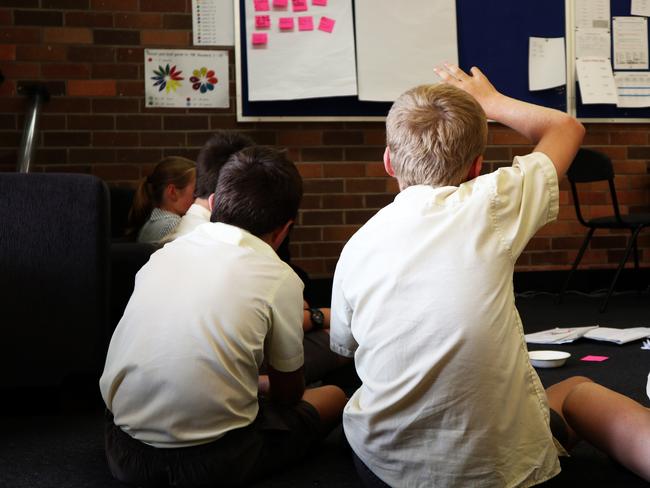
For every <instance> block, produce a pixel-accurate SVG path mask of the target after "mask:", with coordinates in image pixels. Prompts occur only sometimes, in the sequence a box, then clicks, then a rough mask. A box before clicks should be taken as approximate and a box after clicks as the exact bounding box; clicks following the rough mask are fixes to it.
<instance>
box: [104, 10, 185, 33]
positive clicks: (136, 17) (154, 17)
mask: <svg viewBox="0 0 650 488" xmlns="http://www.w3.org/2000/svg"><path fill="white" fill-rule="evenodd" d="M115 27H120V28H128V29H160V28H161V27H163V23H162V15H160V14H141V13H128V14H115ZM165 28H169V27H165ZM191 28H192V18H191V17H190V26H189V29H191Z"/></svg>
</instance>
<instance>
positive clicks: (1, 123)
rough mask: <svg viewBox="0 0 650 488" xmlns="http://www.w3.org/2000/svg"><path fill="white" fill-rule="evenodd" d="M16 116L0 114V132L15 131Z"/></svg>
mask: <svg viewBox="0 0 650 488" xmlns="http://www.w3.org/2000/svg"><path fill="white" fill-rule="evenodd" d="M16 128H17V126H16V116H15V115H13V114H0V130H16Z"/></svg>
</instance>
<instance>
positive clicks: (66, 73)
mask: <svg viewBox="0 0 650 488" xmlns="http://www.w3.org/2000/svg"><path fill="white" fill-rule="evenodd" d="M41 73H42V74H43V77H44V78H56V79H59V80H61V79H68V80H70V79H75V78H79V79H87V78H90V66H89V65H87V64H79V63H44V64H42V65H41Z"/></svg>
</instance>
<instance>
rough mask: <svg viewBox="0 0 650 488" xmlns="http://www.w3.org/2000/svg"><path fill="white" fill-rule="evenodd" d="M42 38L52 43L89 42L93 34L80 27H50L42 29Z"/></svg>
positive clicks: (91, 40)
mask: <svg viewBox="0 0 650 488" xmlns="http://www.w3.org/2000/svg"><path fill="white" fill-rule="evenodd" d="M43 39H44V40H45V42H51V43H53V44H57V43H58V44H90V43H92V42H93V34H92V31H91V30H90V29H85V28H82V27H50V28H47V29H43Z"/></svg>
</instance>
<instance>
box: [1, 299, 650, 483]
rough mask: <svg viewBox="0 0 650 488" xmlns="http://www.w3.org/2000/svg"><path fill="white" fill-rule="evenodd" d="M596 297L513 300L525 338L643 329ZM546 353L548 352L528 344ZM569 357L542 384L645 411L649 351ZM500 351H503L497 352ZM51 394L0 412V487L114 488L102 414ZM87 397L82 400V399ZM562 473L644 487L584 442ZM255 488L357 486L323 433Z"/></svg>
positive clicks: (645, 315)
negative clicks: (578, 386)
mask: <svg viewBox="0 0 650 488" xmlns="http://www.w3.org/2000/svg"><path fill="white" fill-rule="evenodd" d="M599 300H600V299H599V298H589V297H584V296H579V295H568V296H567V299H566V301H565V303H564V304H563V305H556V304H555V298H554V297H553V296H551V295H536V296H531V297H528V298H526V297H521V298H519V299H518V306H519V310H520V313H521V316H522V319H523V321H524V325H525V329H526V331H527V332H533V331H538V330H543V329H546V328H551V327H556V326H557V327H567V326H579V325H592V324H600V325H602V326H612V327H632V326H641V325H645V326H650V297H649V296H648V294H647V293H646V294H645V295H643V296H641V297H637V296H636V295H628V294H626V295H618V296H615V297H614V298H613V299H612V302H611V305H610V307H609V310H608V311H607V312H606V313H605V314H599V313H598V311H597V310H598V305H599ZM530 348H531V349H540V348H545V349H548V348H549V347H548V346H541V347H540V346H531V347H530ZM557 348H560V349H562V350H567V351H569V352H571V353H572V354H573V355H572V357H571V358H570V359H569V361H568V362H567V364H566V365H565V366H564V367H562V368H558V369H552V370H551V369H549V370H539V374H540V377H541V379H542V382H543V383H544V384H545V385H546V386H548V385H550V384H552V383H554V382H556V381H559V380H561V379H564V378H566V377H569V376H573V375H576V374H582V375H586V376H590V377H591V378H593V379H594V380H596V381H598V382H601V383H603V384H605V385H606V386H608V387H610V388H613V389H615V390H618V391H621V392H622V393H625V394H627V395H630V396H632V397H633V398H635V399H637V400H639V401H641V402H642V403H643V404H644V405H646V406H650V401H649V400H648V398H647V397H646V396H645V393H644V392H645V381H646V378H647V375H648V372H649V371H650V351H642V350H641V349H640V348H639V343H638V342H636V343H633V344H629V345H626V346H614V345H609V344H605V343H600V342H594V341H588V340H580V341H578V342H576V343H574V344H571V345H563V346H554V347H553V349H557ZM504 353H505V351H504ZM586 354H598V355H605V356H609V357H610V359H609V360H608V361H605V362H603V363H585V362H581V361H579V358H580V357H582V356H584V355H586ZM51 395H52V392H51V391H50V392H47V394H44V395H43V396H42V397H41V398H38V397H35V398H34V399H33V401H35V402H37V403H38V404H40V405H42V407H40V408H39V407H38V406H36V407H34V408H33V409H32V410H35V411H37V412H38V413H31V414H22V415H21V414H17V413H15V412H14V413H4V414H2V415H1V416H0V487H2V488H4V487H7V488H86V487H91V488H94V487H107V488H112V487H119V486H121V485H120V484H119V483H117V482H115V481H113V480H112V479H111V476H110V474H109V472H108V469H107V467H106V464H105V460H104V454H103V449H102V412H101V409H100V408H98V406H96V407H95V408H93V409H91V410H90V411H85V412H83V413H78V414H73V413H56V414H55V413H52V414H44V413H43V412H45V411H46V409H47V408H48V407H47V406H48V401H49V399H50V398H51ZM86 396H87V395H86ZM562 466H563V471H562V473H561V474H560V475H559V476H557V477H556V478H555V479H553V480H551V481H550V482H548V483H546V484H545V486H549V487H568V486H572V487H573V486H586V487H632V488H634V487H637V486H638V487H642V486H644V487H646V486H648V484H647V483H645V482H644V481H642V480H641V479H640V478H638V477H636V476H634V475H632V474H631V473H629V472H628V471H626V470H625V469H623V468H621V467H619V466H617V465H616V464H615V463H613V462H611V461H610V460H609V459H608V458H607V457H606V456H605V455H603V454H602V453H600V452H598V451H597V450H595V449H593V448H591V447H590V446H588V445H586V444H582V445H580V446H579V447H578V448H577V449H576V450H575V451H574V453H573V456H572V457H571V458H569V459H563V460H562ZM254 486H255V488H266V487H269V488H280V487H314V488H316V487H323V488H328V487H332V488H334V487H337V488H338V487H342V488H351V487H358V486H360V484H359V482H358V481H357V478H356V475H355V473H354V468H353V466H352V462H351V459H350V454H349V449H348V448H347V447H346V446H345V442H344V441H343V438H342V434H341V431H340V430H338V431H336V432H334V433H333V435H331V436H330V437H329V438H328V439H327V441H326V442H325V444H324V445H323V446H322V448H320V449H319V450H318V451H315V452H312V453H310V454H309V456H308V458H307V460H305V461H304V462H302V463H301V464H300V465H298V466H296V467H294V468H292V469H289V470H286V471H284V472H282V473H278V474H276V475H274V476H273V477H271V478H269V479H267V480H265V481H264V482H261V483H257V484H256V485H254Z"/></svg>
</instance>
